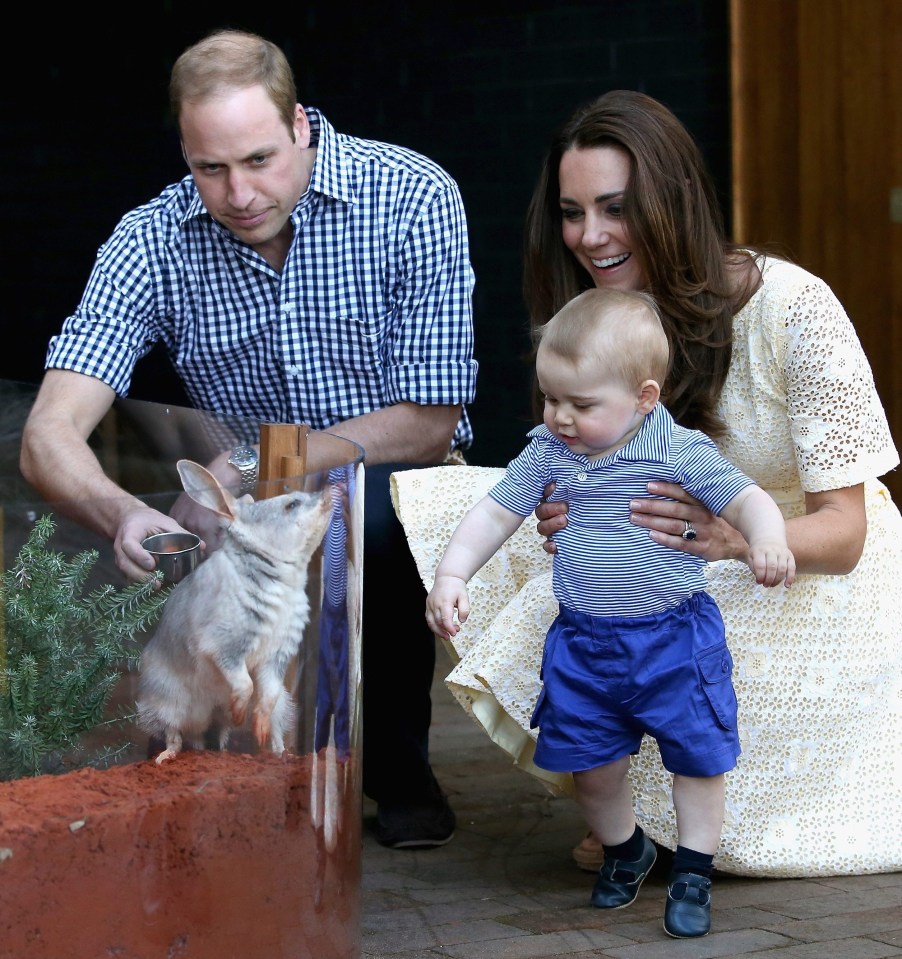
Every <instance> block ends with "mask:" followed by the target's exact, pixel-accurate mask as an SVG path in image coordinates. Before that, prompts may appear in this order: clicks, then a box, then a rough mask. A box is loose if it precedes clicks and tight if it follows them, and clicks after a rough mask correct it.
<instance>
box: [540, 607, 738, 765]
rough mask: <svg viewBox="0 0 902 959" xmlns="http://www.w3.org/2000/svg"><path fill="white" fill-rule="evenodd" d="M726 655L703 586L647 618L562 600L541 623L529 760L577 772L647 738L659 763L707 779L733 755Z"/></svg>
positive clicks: (730, 665) (732, 695) (624, 752)
mask: <svg viewBox="0 0 902 959" xmlns="http://www.w3.org/2000/svg"><path fill="white" fill-rule="evenodd" d="M732 675H733V658H732V656H731V655H730V651H729V649H727V643H726V639H725V636H724V625H723V620H722V619H721V616H720V610H719V609H718V608H717V604H716V603H715V602H714V600H713V599H712V598H711V597H710V596H708V595H707V594H706V593H696V594H695V595H694V596H692V597H690V598H689V599H687V600H686V601H685V602H683V603H681V604H680V605H679V606H676V607H674V608H673V609H669V610H666V611H665V612H663V613H656V614H654V615H650V616H590V615H588V614H586V613H577V612H574V611H573V610H571V609H566V608H564V607H563V606H562V607H561V608H560V612H559V614H558V615H557V617H556V618H555V620H554V622H553V623H552V624H551V628H550V629H549V630H548V636H547V637H546V639H545V651H544V653H543V656H542V672H541V679H542V682H543V689H542V692H541V693H540V695H539V700H538V702H537V703H536V708H535V710H534V711H533V714H532V722H531V725H532V727H533V728H535V727H536V726H538V727H539V737H538V743H537V745H536V752H535V757H534V760H535V763H536V765H537V766H540V767H541V768H542V769H549V770H552V771H554V772H581V771H583V770H586V769H594V768H595V767H596V766H603V765H606V764H607V763H612V762H614V761H616V760H618V759H622V758H623V757H624V756H629V755H630V754H632V753H637V752H638V751H639V746H640V745H641V742H642V737H643V735H645V734H648V735H649V736H653V737H654V738H655V739H656V740H657V743H658V748H659V750H660V752H661V759H662V761H663V763H664V766H665V768H667V769H668V770H670V772H672V773H677V774H678V775H681V776H716V775H719V774H720V773H724V772H727V771H728V770H730V769H732V768H733V767H734V766H735V765H736V760H737V758H738V757H739V754H740V752H741V750H740V747H739V734H738V731H737V720H736V712H737V706H736V692H735V690H734V689H733V682H732Z"/></svg>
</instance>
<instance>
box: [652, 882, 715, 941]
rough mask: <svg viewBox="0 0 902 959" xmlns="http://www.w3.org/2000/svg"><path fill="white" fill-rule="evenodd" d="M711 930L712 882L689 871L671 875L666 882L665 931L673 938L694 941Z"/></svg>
mask: <svg viewBox="0 0 902 959" xmlns="http://www.w3.org/2000/svg"><path fill="white" fill-rule="evenodd" d="M710 930H711V880H710V879H706V878H705V877H704V876H696V875H695V873H691V872H672V873H671V874H670V878H669V879H668V880H667V905H666V906H665V907H664V932H666V933H667V935H668V936H673V937H674V939H695V938H696V937H698V936H707V935H708V933H709V932H710Z"/></svg>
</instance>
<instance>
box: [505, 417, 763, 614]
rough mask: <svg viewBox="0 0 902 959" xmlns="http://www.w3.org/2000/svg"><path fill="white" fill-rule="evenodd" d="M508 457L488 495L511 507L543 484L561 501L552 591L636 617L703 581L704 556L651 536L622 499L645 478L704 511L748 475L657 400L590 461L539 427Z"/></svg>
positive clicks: (575, 605)
mask: <svg viewBox="0 0 902 959" xmlns="http://www.w3.org/2000/svg"><path fill="white" fill-rule="evenodd" d="M529 436H530V437H532V441H531V442H530V444H529V445H528V446H527V447H526V448H525V449H524V450H523V452H522V453H520V455H519V456H517V457H516V458H515V459H514V460H512V461H511V462H510V464H509V465H508V468H507V471H506V473H505V475H504V477H503V479H501V480H500V481H499V482H498V483H497V484H496V485H495V486H494V487H493V488H492V489H491V490H490V491H489V495H490V496H491V497H492V498H493V499H495V500H496V501H497V502H498V503H500V504H501V505H502V506H504V507H506V508H507V509H509V510H512V511H513V512H515V513H517V514H518V515H520V516H529V515H530V513H532V511H533V510H534V509H535V508H536V506H538V504H539V501H540V500H541V498H542V491H543V489H544V487H545V485H546V484H547V483H549V482H551V481H552V480H553V481H554V482H555V484H556V487H555V491H554V495H553V496H552V497H551V499H552V500H566V501H567V503H568V504H569V507H568V511H567V525H566V527H565V528H564V529H563V530H561V531H560V532H559V533H555V534H554V542H555V543H556V544H557V552H556V553H555V554H554V572H553V575H552V578H553V583H554V594H555V597H556V598H557V600H558V601H559V602H560V603H562V604H563V605H564V606H566V607H568V608H569V609H573V610H576V611H577V612H581V613H588V614H590V615H592V616H644V615H647V614H649V613H657V612H660V611H662V610H665V609H668V608H670V607H672V606H677V605H678V604H679V603H681V602H683V601H684V600H685V599H688V598H689V597H690V596H691V595H692V594H693V593H697V592H700V591H702V590H704V589H705V588H706V585H707V583H706V579H705V574H704V567H705V561H704V560H703V559H701V558H700V557H698V556H692V555H690V554H689V553H683V552H681V551H679V550H673V549H670V548H669V547H667V546H660V545H658V544H657V543H656V542H655V541H654V540H653V539H651V537H650V536H649V535H648V530H647V529H643V528H642V527H641V526H635V525H633V524H632V523H631V522H630V507H629V503H630V500H631V499H636V498H638V497H648V496H649V493H648V490H647V489H646V488H645V486H646V483H648V482H650V481H651V480H664V481H666V482H670V483H678V484H679V485H680V486H682V487H683V488H684V489H685V490H686V491H687V492H688V493H691V494H692V495H693V496H695V497H696V498H697V499H699V500H700V501H701V502H702V503H704V504H705V506H707V507H708V509H709V510H711V512H713V513H720V511H721V510H722V509H723V508H724V507H725V506H726V505H727V504H728V503H729V502H730V500H731V499H733V498H734V497H735V496H736V495H737V494H738V493H739V492H741V491H742V490H743V489H745V488H746V487H747V486H751V485H753V484H754V480H752V479H750V478H749V477H748V476H746V475H745V473H743V472H742V471H741V470H739V469H737V467H735V466H733V465H732V464H731V463H729V462H728V461H727V460H726V459H724V457H723V456H722V454H721V453H720V451H719V450H718V449H717V447H716V446H715V445H714V443H713V442H712V441H711V440H710V439H709V438H708V437H707V436H705V434H704V433H701V432H699V431H698V430H688V429H685V428H684V427H682V426H678V425H677V424H676V423H675V422H674V420H673V417H672V416H671V415H670V413H669V412H668V411H667V410H666V409H665V408H664V407H663V406H661V404H660V403H659V404H658V405H657V406H656V407H655V408H654V409H653V410H652V412H651V413H649V414H648V416H646V417H645V421H644V422H643V424H642V427H641V428H640V430H639V432H638V433H637V434H636V435H635V436H634V437H633V438H632V439H631V440H630V441H629V443H627V444H626V446H624V447H623V448H622V449H619V450H616V451H615V452H614V453H611V454H610V455H609V456H603V457H599V458H598V459H595V460H590V459H589V458H588V457H586V456H584V455H582V454H580V453H574V452H573V451H572V450H570V449H569V448H568V447H567V446H566V445H565V444H564V443H562V442H561V441H560V440H559V439H557V437H555V436H554V434H553V433H552V432H551V431H550V430H549V429H548V428H547V427H546V426H538V427H536V428H535V429H533V430H531V431H530V433H529Z"/></svg>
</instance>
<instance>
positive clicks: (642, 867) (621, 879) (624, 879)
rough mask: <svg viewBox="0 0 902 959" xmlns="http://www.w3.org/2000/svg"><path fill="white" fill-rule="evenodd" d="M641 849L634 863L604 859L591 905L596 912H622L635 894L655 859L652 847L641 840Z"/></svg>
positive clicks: (637, 893)
mask: <svg viewBox="0 0 902 959" xmlns="http://www.w3.org/2000/svg"><path fill="white" fill-rule="evenodd" d="M643 838H644V841H645V848H644V849H643V850H642V855H641V856H640V857H639V858H638V859H637V860H636V861H635V862H628V861H627V860H625V859H611V860H605V864H604V865H603V866H602V867H601V869H599V870H598V879H597V880H596V881H595V887H594V889H593V890H592V898H591V900H590V901H591V903H592V905H593V906H595V908H596V909H622V908H623V907H624V906H628V905H629V904H630V903H631V902H632V901H633V900H634V899H635V898H636V896H638V895H639V887H640V886H641V885H642V883H643V882H644V881H645V877H646V876H647V875H648V873H649V872H650V870H651V867H652V866H653V865H654V864H655V860H656V859H657V858H658V851H657V850H656V849H655V844H654V843H653V842H652V841H651V840H650V839H649V838H648V836H645V837H643Z"/></svg>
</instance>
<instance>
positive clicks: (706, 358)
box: [523, 90, 755, 438]
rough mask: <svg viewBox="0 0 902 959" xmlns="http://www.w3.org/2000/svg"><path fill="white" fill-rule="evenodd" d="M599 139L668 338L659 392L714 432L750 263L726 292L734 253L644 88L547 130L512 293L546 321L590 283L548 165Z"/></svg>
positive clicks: (695, 167)
mask: <svg viewBox="0 0 902 959" xmlns="http://www.w3.org/2000/svg"><path fill="white" fill-rule="evenodd" d="M607 146H611V147H619V148H620V149H622V150H624V151H625V152H626V154H627V156H628V157H629V163H630V178H629V183H628V184H627V190H626V193H625V195H624V200H623V209H624V217H625V221H626V224H627V227H628V230H629V237H630V243H631V245H632V248H633V255H635V256H637V257H638V258H639V259H640V260H641V262H642V265H643V267H644V269H645V272H646V275H647V276H648V278H649V286H648V291H647V292H649V293H651V294H652V295H653V296H654V298H655V300H656V301H657V303H658V307H659V308H660V310H661V313H662V318H663V321H664V325H665V329H666V331H667V336H668V338H669V340H670V344H671V351H672V354H673V365H672V367H671V372H670V376H669V377H668V380H667V383H666V384H665V386H664V392H663V395H662V400H663V402H664V403H665V405H666V406H667V407H668V409H669V410H670V412H671V413H672V414H673V416H674V418H675V419H676V420H677V422H679V423H682V424H683V425H684V426H688V427H691V428H694V429H700V430H703V431H704V432H705V433H707V434H708V435H709V436H712V437H715V438H716V437H718V436H722V435H723V434H724V433H725V432H726V425H725V424H724V422H723V420H722V419H721V418H720V416H719V415H718V414H717V401H718V398H719V396H720V393H721V390H722V388H723V384H724V381H725V380H726V376H727V371H728V369H729V367H730V359H731V355H732V342H733V336H732V327H733V314H734V313H735V312H736V310H737V309H738V307H739V306H740V305H741V304H742V303H744V302H745V300H746V299H747V298H748V296H749V295H750V293H751V290H752V288H753V287H752V284H753V280H752V279H751V277H752V276H753V275H754V273H755V271H752V270H749V271H746V273H745V275H746V276H748V277H749V280H748V281H747V283H746V284H745V288H744V289H742V290H741V291H740V292H739V293H737V292H736V290H735V280H732V279H731V274H730V271H729V266H730V263H731V262H732V263H734V264H735V263H737V262H739V257H741V255H742V254H740V252H739V251H738V250H737V248H736V247H734V246H733V245H732V244H730V243H727V241H726V238H725V234H724V228H723V217H722V215H721V212H720V208H719V206H718V203H717V199H716V194H715V192H714V187H713V184H712V182H711V178H710V175H709V174H708V171H707V169H706V167H705V164H704V161H703V159H702V155H701V151H700V150H699V148H698V146H697V145H696V143H695V141H694V140H693V138H692V136H691V135H690V133H689V131H688V130H687V129H686V128H685V127H684V126H683V124H682V123H681V122H680V121H679V120H678V119H677V118H676V117H675V116H674V115H673V113H671V112H670V110H668V109H667V108H666V107H665V106H664V105H663V104H661V103H659V102H658V101H657V100H655V99H653V98H652V97H649V96H646V95H645V94H643V93H637V92H635V91H632V90H613V91H611V92H609V93H606V94H604V96H601V97H599V98H598V99H597V100H594V101H592V102H591V103H589V104H587V105H586V106H584V107H581V108H580V109H579V110H577V112H576V113H575V114H573V116H572V117H571V118H570V119H569V120H568V121H567V122H566V123H565V124H564V125H563V127H561V128H560V130H559V131H558V132H557V133H556V134H555V136H554V138H553V139H552V142H551V145H550V147H549V149H548V151H547V154H546V156H545V160H544V163H543V166H542V170H541V173H540V176H539V180H538V183H537V184H536V187H535V190H534V192H533V196H532V199H531V201H530V204H529V208H528V211H527V215H526V232H525V250H524V275H523V295H524V299H525V301H526V306H527V310H528V312H529V319H530V324H531V326H532V327H533V328H535V327H536V326H538V325H541V324H543V323H545V322H547V321H548V319H550V317H551V316H553V315H554V314H555V313H556V312H557V311H558V310H559V309H560V308H561V307H562V306H563V305H564V304H565V303H567V302H568V301H569V300H571V299H572V298H573V297H574V296H576V295H577V294H578V293H580V292H581V291H583V290H586V289H590V288H591V287H592V286H593V285H594V284H593V282H592V278H591V277H590V276H589V274H588V273H587V272H586V270H585V269H583V267H582V266H581V265H580V264H579V263H578V262H577V260H576V258H575V257H574V256H573V254H572V253H571V252H570V250H568V249H567V247H566V246H564V242H563V238H562V224H561V210H560V183H559V179H558V170H559V167H560V161H561V157H562V155H563V154H564V153H565V152H567V151H568V150H571V149H591V148H594V147H607ZM733 275H735V274H733Z"/></svg>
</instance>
